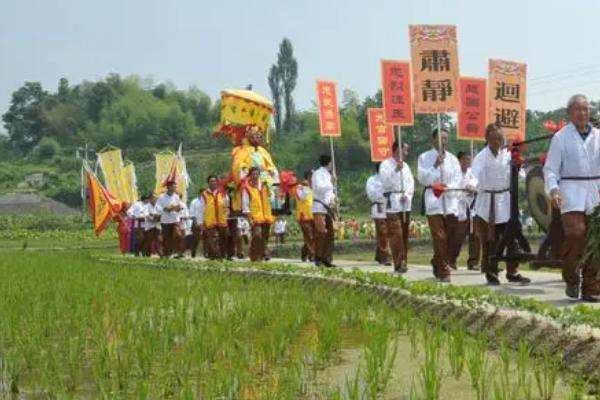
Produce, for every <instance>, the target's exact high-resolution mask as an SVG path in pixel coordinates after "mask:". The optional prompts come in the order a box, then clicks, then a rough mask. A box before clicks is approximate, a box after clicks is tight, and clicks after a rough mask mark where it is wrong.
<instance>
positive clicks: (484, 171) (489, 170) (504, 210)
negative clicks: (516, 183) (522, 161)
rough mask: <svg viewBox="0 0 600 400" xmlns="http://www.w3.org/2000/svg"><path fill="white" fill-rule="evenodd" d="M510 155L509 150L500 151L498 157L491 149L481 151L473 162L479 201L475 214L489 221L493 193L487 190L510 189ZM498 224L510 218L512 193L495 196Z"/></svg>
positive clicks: (505, 192) (486, 148) (476, 204)
mask: <svg viewBox="0 0 600 400" xmlns="http://www.w3.org/2000/svg"><path fill="white" fill-rule="evenodd" d="M510 160H511V157H510V153H509V152H508V150H507V149H500V150H499V151H498V155H497V156H495V157H494V154H493V153H492V151H491V150H490V148H489V147H487V146H486V147H485V148H484V149H483V150H481V151H480V152H479V153H478V154H477V155H476V156H475V159H474V160H473V166H472V167H471V172H472V174H473V177H474V178H475V180H476V182H477V200H475V208H474V209H475V214H477V215H478V216H479V217H481V218H483V220H484V221H486V222H490V221H489V215H490V199H491V198H492V194H491V193H486V190H494V191H499V190H506V189H510ZM494 198H495V211H494V212H495V214H496V221H495V222H496V223H497V224H502V223H504V222H506V221H508V219H509V218H510V192H509V191H508V190H506V191H504V192H502V193H496V194H494Z"/></svg>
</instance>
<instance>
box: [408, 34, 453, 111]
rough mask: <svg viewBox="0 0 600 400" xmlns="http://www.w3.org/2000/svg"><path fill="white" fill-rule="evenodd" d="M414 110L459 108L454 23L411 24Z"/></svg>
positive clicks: (449, 109)
mask: <svg viewBox="0 0 600 400" xmlns="http://www.w3.org/2000/svg"><path fill="white" fill-rule="evenodd" d="M409 35H410V47H411V55H412V57H411V58H412V71H413V84H414V88H415V92H414V93H415V95H414V96H415V112H416V113H418V114H435V113H443V112H454V111H458V78H459V72H458V46H457V40H456V26H454V25H410V26H409Z"/></svg>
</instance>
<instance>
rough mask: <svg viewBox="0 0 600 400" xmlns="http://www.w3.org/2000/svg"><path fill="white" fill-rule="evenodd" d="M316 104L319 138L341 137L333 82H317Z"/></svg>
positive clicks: (335, 90)
mask: <svg viewBox="0 0 600 400" xmlns="http://www.w3.org/2000/svg"><path fill="white" fill-rule="evenodd" d="M317 103H318V106H319V128H320V130H321V136H332V137H337V136H342V129H341V126H340V113H339V110H338V103H337V87H336V84H335V82H332V81H317Z"/></svg>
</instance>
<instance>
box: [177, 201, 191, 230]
mask: <svg viewBox="0 0 600 400" xmlns="http://www.w3.org/2000/svg"><path fill="white" fill-rule="evenodd" d="M182 207H183V208H182V209H181V211H179V218H180V221H179V226H180V227H181V229H183V234H184V235H185V236H188V235H191V234H192V219H191V218H190V212H189V210H188V208H187V206H186V205H185V203H184V204H183V206H182Z"/></svg>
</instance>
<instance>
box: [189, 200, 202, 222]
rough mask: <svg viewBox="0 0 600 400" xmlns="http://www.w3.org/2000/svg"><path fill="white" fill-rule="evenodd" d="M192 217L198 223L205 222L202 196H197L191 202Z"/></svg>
mask: <svg viewBox="0 0 600 400" xmlns="http://www.w3.org/2000/svg"><path fill="white" fill-rule="evenodd" d="M190 217H192V219H193V220H195V222H196V224H197V225H202V224H203V223H204V199H203V198H202V196H199V197H196V198H195V199H194V200H192V201H191V202H190Z"/></svg>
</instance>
